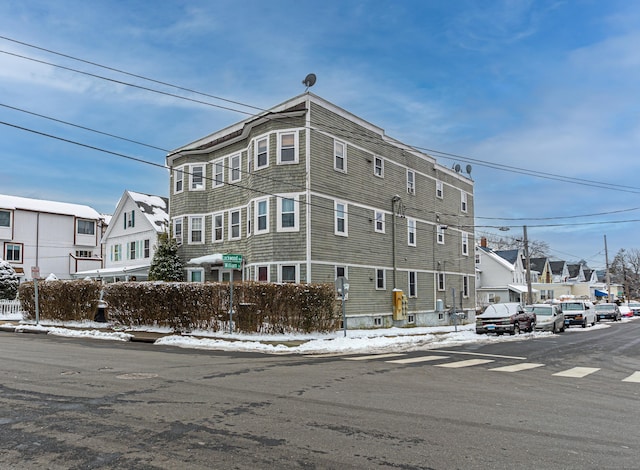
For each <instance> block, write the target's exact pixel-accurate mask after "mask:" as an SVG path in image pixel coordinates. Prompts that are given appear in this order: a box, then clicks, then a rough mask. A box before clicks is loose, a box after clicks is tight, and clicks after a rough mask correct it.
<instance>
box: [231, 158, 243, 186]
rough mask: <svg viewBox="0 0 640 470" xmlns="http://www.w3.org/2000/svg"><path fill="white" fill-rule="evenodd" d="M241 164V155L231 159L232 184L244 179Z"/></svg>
mask: <svg viewBox="0 0 640 470" xmlns="http://www.w3.org/2000/svg"><path fill="white" fill-rule="evenodd" d="M241 164H242V159H241V158H240V154H237V155H232V156H231V157H229V181H230V182H231V183H236V182H238V181H240V179H241V178H242V176H241V175H240V165H241Z"/></svg>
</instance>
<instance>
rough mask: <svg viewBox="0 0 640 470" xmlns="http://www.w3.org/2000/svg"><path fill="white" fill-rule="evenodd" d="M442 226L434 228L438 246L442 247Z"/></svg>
mask: <svg viewBox="0 0 640 470" xmlns="http://www.w3.org/2000/svg"><path fill="white" fill-rule="evenodd" d="M444 230H445V229H444V225H437V226H436V241H437V242H438V243H439V244H440V245H444Z"/></svg>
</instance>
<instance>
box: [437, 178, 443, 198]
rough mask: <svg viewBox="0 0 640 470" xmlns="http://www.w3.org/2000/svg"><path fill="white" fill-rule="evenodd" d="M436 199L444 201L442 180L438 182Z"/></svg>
mask: <svg viewBox="0 0 640 470" xmlns="http://www.w3.org/2000/svg"><path fill="white" fill-rule="evenodd" d="M436 197H437V198H438V199H442V198H443V197H444V185H443V184H442V181H440V180H436Z"/></svg>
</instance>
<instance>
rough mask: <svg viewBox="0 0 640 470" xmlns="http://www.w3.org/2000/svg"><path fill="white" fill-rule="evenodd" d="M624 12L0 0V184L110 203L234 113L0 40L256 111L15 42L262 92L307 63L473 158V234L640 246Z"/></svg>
mask: <svg viewBox="0 0 640 470" xmlns="http://www.w3.org/2000/svg"><path fill="white" fill-rule="evenodd" d="M639 24H640V3H638V2H628V1H617V0H612V1H611V0H610V1H607V2H603V1H600V0H593V1H590V0H585V1H526V0H503V1H498V0H496V1H489V2H480V1H467V0H457V1H455V2H451V1H444V0H442V1H435V0H434V1H428V0H407V1H365V0H362V1H339V0H324V1H322V2H305V1H299V0H298V1H275V0H274V1H270V2H264V1H259V0H246V1H243V2H236V1H226V0H216V1H207V0H202V1H197V0H196V1H172V0H163V1H162V2H149V1H100V0H93V1H91V2H86V1H81V0H78V1H72V0H57V1H56V2H50V1H48V0H43V1H34V0H23V1H21V2H2V3H0V36H3V37H4V38H5V39H0V51H1V52H0V97H1V98H0V105H2V106H0V121H1V122H2V124H1V125H0V142H1V143H2V153H1V154H0V155H1V158H2V165H0V193H4V194H12V195H17V196H25V197H35V198H43V199H50V200H56V201H64V202H75V203H80V204H87V205H89V206H91V207H93V208H95V209H96V210H98V211H100V212H104V213H111V212H112V211H113V210H114V208H115V206H116V203H117V201H118V199H119V198H120V196H121V195H122V193H123V191H124V190H125V189H129V190H134V191H138V192H144V193H150V194H158V195H167V194H168V177H167V176H168V175H167V172H166V170H164V169H162V168H160V166H161V165H163V164H164V157H165V152H164V151H163V150H160V149H166V150H171V149H175V148H177V147H179V146H182V145H184V144H186V143H189V142H191V141H193V140H195V139H198V138H200V137H203V136H205V135H207V134H209V133H211V132H214V131H216V130H218V129H220V128H222V127H226V126H227V125H230V124H232V123H234V122H237V121H239V120H241V119H243V118H245V117H246V116H247V114H243V113H239V112H234V111H231V110H227V109H222V108H220V107H216V106H207V105H203V104H199V103H195V102H193V101H186V100H181V99H178V98H174V97H170V96H167V95H161V94H157V93H151V92H148V91H145V90H142V89H140V88H133V87H130V86H126V85H124V84H121V83H116V82H113V81H105V80H100V79H97V78H95V77H91V76H88V75H82V74H78V73H75V72H71V71H68V70H64V69H60V68H57V67H53V66H50V65H46V64H42V63H38V62H34V61H31V60H27V59H25V58H22V57H17V56H16V55H10V54H17V55H20V56H24V57H28V58H31V59H37V60H41V61H45V62H50V63H54V64H57V65H62V66H64V67H70V68H74V69H78V70H83V71H86V72H88V73H92V74H96V75H101V76H106V77H110V78H112V79H115V80H120V81H124V82H130V83H135V84H137V85H140V86H144V87H149V88H154V89H158V90H162V91H164V92H170V93H176V94H179V95H183V96H188V97H190V98H192V99H197V100H202V101H208V102H210V103H213V104H215V105H217V106H225V107H229V108H234V109H238V110H241V111H244V112H245V113H246V112H251V111H252V109H251V108H246V107H242V106H239V105H236V104H230V103H227V102H223V101H219V100H215V99H213V98H208V97H203V96H201V95H194V94H190V93H187V92H184V91H177V90H175V89H171V88H168V87H166V86H163V85H159V84H154V83H150V82H145V81H144V80H141V79H138V78H134V77H131V76H124V75H121V74H118V73H115V72H113V71H107V70H104V69H100V68H97V67H94V66H90V65H88V64H86V63H80V62H77V61H74V60H71V59H69V58H65V57H61V56H58V55H54V54H50V53H47V52H44V51H42V50H37V49H34V48H32V47H28V46H25V45H22V44H19V43H17V42H15V41H19V42H23V43H26V44H30V45H34V46H38V47H41V48H46V49H49V50H52V51H55V52H58V53H62V54H66V55H68V56H72V57H76V58H81V59H84V60H87V61H91V62H95V63H98V64H102V65H106V66H109V67H112V68H115V69H120V70H123V71H126V72H129V73H132V74H136V75H140V76H144V77H149V78H153V79H155V80H158V81H162V82H166V83H171V84H175V85H179V86H181V87H184V88H188V89H192V90H196V91H199V92H203V93H207V94H209V95H213V96H217V97H221V98H225V99H229V100H234V101H237V102H239V103H244V104H248V105H251V106H255V107H258V108H269V107H271V106H274V105H276V104H279V103H280V102H282V101H285V100H286V99H288V98H290V97H293V96H296V95H298V94H300V93H302V92H303V91H304V87H303V85H302V84H301V81H302V79H303V78H304V77H305V76H306V75H307V74H308V73H310V72H313V73H315V74H316V75H317V77H318V81H317V83H316V85H315V86H314V87H313V89H312V91H313V92H314V93H315V94H317V95H320V96H321V97H323V98H325V99H327V100H329V101H331V102H333V103H335V104H336V105H338V106H340V107H342V108H344V109H347V110H349V111H351V112H353V113H354V114H356V115H358V116H360V117H362V118H364V119H366V120H367V121H369V122H372V123H374V124H376V125H378V126H380V127H382V128H384V129H385V131H386V133H387V134H388V135H390V136H391V137H394V138H396V139H399V140H401V141H403V142H406V143H408V144H411V145H414V146H416V147H420V148H423V149H430V150H432V151H434V153H432V154H433V155H434V156H436V157H437V158H438V160H439V161H440V162H441V163H442V164H444V165H447V166H451V165H453V164H455V163H460V164H461V165H462V167H463V168H464V167H465V166H466V164H468V163H471V164H472V166H473V170H472V177H473V179H474V180H475V182H476V186H475V211H476V216H477V217H478V218H477V219H476V224H477V225H478V229H477V233H478V234H479V235H481V234H482V233H485V232H486V231H489V232H495V229H491V228H489V227H485V226H493V227H497V226H511V227H512V228H511V231H510V232H507V235H513V236H521V234H522V225H525V224H526V225H527V227H528V235H529V238H531V239H535V240H542V241H546V242H547V243H548V244H549V245H550V247H551V252H550V253H549V254H550V255H551V256H553V257H556V258H559V259H566V260H568V261H573V260H578V259H585V260H587V261H588V262H589V264H590V266H591V267H603V266H604V264H605V260H604V240H603V237H604V235H606V236H607V242H608V247H609V255H610V256H609V257H610V259H612V258H613V255H614V254H615V253H616V252H617V251H618V250H619V249H620V248H626V249H629V248H638V245H639V243H638V242H637V237H636V236H635V231H636V230H638V229H639V228H640V224H639V222H636V220H637V221H640V210H638V209H636V208H638V207H640V201H639V199H640V198H639V197H638V195H639V193H640V184H639V182H640V177H639V175H640V159H639V158H638V156H637V153H638V149H639V148H640V146H639V144H640V111H639V110H640V95H639V93H638V82H639V80H638V77H639V72H640V54H638V52H637V45H638V44H639V43H640V27H638V25H639ZM11 107H14V108H19V109H21V110H26V111H29V112H31V113H37V114H41V115H44V116H47V117H52V118H55V119H58V120H62V121H67V122H71V123H74V124H77V125H81V126H85V127H88V128H91V129H96V130H100V131H102V132H106V133H110V134H114V135H117V136H121V137H126V138H128V139H131V140H135V141H138V142H141V143H144V144H147V145H150V146H153V147H157V148H152V147H145V146H141V145H136V144H133V143H131V142H125V141H121V140H116V139H113V138H110V137H107V136H103V135H98V134H95V133H91V132H88V131H86V130H81V129H78V128H74V127H70V126H66V125H63V124H61V123H56V122H53V121H51V120H47V119H43V118H41V117H38V116H34V115H32V114H26V113H24V112H21V111H17V110H15V109H11ZM253 111H255V110H253ZM16 126H19V127H22V128H24V129H20V128H19V127H16ZM25 129H28V130H31V131H37V132H40V133H45V134H49V135H53V136H56V137H59V138H62V139H67V140H71V141H76V142H81V143H83V144H85V145H87V146H90V147H95V148H101V149H106V150H109V151H111V152H115V153H121V154H123V155H127V156H132V157H135V158H140V159H144V160H147V161H151V162H154V163H156V164H157V165H158V166H155V167H154V166H151V165H145V164H141V163H137V162H135V161H132V160H127V159H125V158H122V157H117V156H114V155H110V154H107V153H103V152H99V151H97V150H94V149H91V148H88V147H80V146H77V145H74V144H71V143H68V142H64V141H61V140H56V139H53V138H51V137H45V136H42V135H39V134H35V133H33V132H30V131H28V130H25ZM440 152H444V153H447V154H454V155H458V156H459V157H456V158H444V156H443V154H442V153H440ZM505 166H510V167H513V168H520V169H526V170H532V171H535V172H539V173H540V174H541V176H543V177H535V176H532V175H530V174H522V172H514V171H504V168H505ZM525 173H527V172H525ZM552 175H559V176H565V177H569V178H572V179H573V180H574V181H578V183H579V184H576V183H571V182H567V181H558V179H557V177H555V176H552ZM627 209H632V210H627ZM620 211H622V212H620ZM593 214H599V215H593ZM576 216H580V217H576ZM500 218H503V219H502V220H501V219H500ZM551 224H552V225H554V226H553V227H545V226H544V225H551ZM586 224H590V225H586Z"/></svg>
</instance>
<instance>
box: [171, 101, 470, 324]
mask: <svg viewBox="0 0 640 470" xmlns="http://www.w3.org/2000/svg"><path fill="white" fill-rule="evenodd" d="M307 96H308V97H309V98H310V103H311V107H310V118H309V123H310V127H305V117H304V116H295V117H293V118H288V119H281V118H279V119H277V120H268V121H265V122H263V123H261V124H257V125H255V126H253V127H252V124H251V123H249V122H248V123H246V124H245V125H244V126H241V125H234V126H232V127H231V128H229V129H228V132H229V136H230V137H228V138H226V137H225V135H224V134H225V132H227V131H224V132H223V131H221V132H219V133H216V134H213V135H211V136H209V137H207V138H204V139H201V140H200V141H198V142H197V143H196V144H197V145H196V144H194V147H195V146H197V147H200V148H199V149H191V148H190V146H185V147H183V148H182V149H180V150H179V151H176V153H175V155H173V156H169V157H168V164H169V165H171V166H172V167H173V168H174V169H176V168H187V166H186V165H192V164H193V163H195V162H204V163H206V164H207V175H208V177H209V178H213V163H212V162H215V161H216V160H217V159H219V158H222V157H225V158H226V157H228V156H229V155H232V154H234V153H235V152H241V155H242V169H243V173H242V179H241V181H240V182H239V183H238V184H228V181H227V177H228V172H225V183H224V185H223V186H221V187H217V188H214V187H212V181H209V180H208V181H207V182H206V185H207V186H206V190H205V191H190V190H189V188H187V187H186V182H187V181H188V177H187V176H185V178H184V181H185V189H184V191H182V192H180V193H176V192H175V191H174V188H175V171H174V172H172V176H171V181H170V185H171V196H170V198H171V204H170V207H171V217H172V219H175V218H179V219H182V220H183V243H182V246H181V249H180V254H181V256H182V258H183V259H184V260H185V261H187V260H189V259H191V258H196V257H198V256H203V255H206V254H211V253H240V254H243V255H244V257H245V261H246V268H245V271H244V274H245V277H248V278H254V277H255V272H256V268H257V267H258V266H268V267H269V278H270V280H271V281H276V280H278V267H279V266H280V265H282V264H295V265H297V266H298V278H299V279H300V280H301V281H302V282H307V281H310V282H330V283H333V282H334V281H335V278H336V267H338V266H339V267H344V268H345V269H346V275H347V277H348V279H349V283H350V291H349V299H348V301H347V315H348V316H349V317H350V319H349V325H350V326H358V325H362V326H375V325H376V324H378V323H375V322H374V321H373V320H374V319H378V320H380V319H381V320H382V322H383V324H390V323H391V312H392V306H391V299H392V289H393V271H394V270H393V260H392V251H393V249H392V224H393V217H392V198H393V197H394V196H395V195H399V196H400V197H401V199H402V203H403V206H404V216H406V218H405V217H397V219H396V224H397V225H396V274H397V275H396V278H397V282H396V286H397V287H398V288H400V289H402V290H403V291H404V292H405V293H406V294H407V295H408V276H409V274H408V273H409V272H415V273H416V276H417V295H416V296H415V297H410V298H408V299H407V307H408V313H409V314H410V315H411V316H412V317H413V318H414V319H415V321H416V323H421V324H444V323H447V322H448V317H447V316H444V317H443V318H442V319H439V317H438V315H437V314H436V313H435V308H436V300H437V299H442V300H444V301H445V303H446V304H447V305H451V304H452V298H451V296H452V289H455V291H456V302H455V304H456V306H458V305H459V294H460V292H461V290H462V286H463V278H464V277H467V279H468V285H469V295H468V296H467V297H466V298H465V299H464V300H463V306H464V308H465V309H469V310H471V309H473V308H474V306H475V292H474V286H475V279H474V253H473V251H472V250H473V246H474V242H473V182H472V181H471V180H470V179H468V178H466V177H464V176H462V175H460V174H457V173H455V172H454V171H452V170H450V169H448V168H446V167H442V166H440V165H438V164H437V163H436V161H435V159H434V158H432V157H430V156H428V155H425V154H419V153H417V152H415V151H411V150H409V149H408V148H403V146H402V144H399V143H398V142H395V141H393V140H391V139H388V138H387V137H384V132H383V131H382V130H381V129H379V128H377V127H376V126H373V125H371V124H369V123H367V122H365V121H363V120H361V119H359V118H357V117H355V116H353V115H351V114H350V113H348V112H346V111H344V110H341V109H340V108H337V107H336V106H334V105H332V104H330V103H328V102H325V101H324V100H322V99H320V98H317V97H315V96H313V95H303V96H301V97H298V98H295V99H292V100H290V101H289V102H288V103H286V104H285V105H281V106H279V107H278V108H279V110H282V109H284V108H286V107H287V106H294V105H297V104H299V103H302V104H304V103H305V99H306V97H307ZM297 109H300V108H297ZM256 122H258V121H257V120H256ZM283 129H285V130H288V131H292V132H297V133H298V142H299V147H298V162H297V163H296V164H288V165H278V164H277V156H276V151H277V137H278V133H277V132H278V131H279V130H283ZM231 132H235V133H234V134H232V133H231ZM264 136H269V165H268V167H266V168H262V169H256V168H255V162H254V161H253V157H254V143H255V139H256V138H261V137H264ZM234 138H235V139H239V140H238V141H234ZM336 139H337V140H339V141H341V142H343V143H344V144H345V145H346V171H336V170H335V169H334V141H335V140H336ZM207 141H210V142H211V145H209V146H208V144H207ZM306 142H309V148H308V149H307V148H306V145H305V143H306ZM309 155H310V156H311V158H310V161H307V158H308V156H309ZM376 156H377V157H381V158H383V159H384V177H383V178H381V177H378V176H375V175H374V161H375V160H374V158H375V157H376ZM247 159H250V162H248V161H247ZM225 164H228V159H227V160H226V161H225ZM249 168H251V169H252V171H251V173H246V172H245V170H247V169H249ZM307 168H308V169H309V172H308V173H307ZM407 169H411V170H412V171H414V172H415V186H416V191H415V194H409V193H408V192H407ZM437 181H441V182H442V184H443V187H444V197H443V198H442V199H440V198H437V197H436V182H437ZM461 191H464V192H465V193H466V194H467V211H466V212H462V211H461V210H460V207H461V196H460V194H461ZM283 193H285V194H296V195H297V196H298V198H299V201H300V204H299V214H298V216H299V219H298V220H299V227H298V228H299V230H298V231H295V232H287V233H282V232H278V230H277V226H276V216H277V198H276V197H275V196H274V195H275V194H283ZM307 195H308V196H309V198H308V197H307ZM261 198H267V200H268V204H269V229H268V232H267V233H262V234H260V233H256V228H257V227H256V220H255V212H254V210H253V206H254V203H255V202H256V201H257V200H259V199H261ZM336 201H340V202H343V203H345V204H346V206H347V236H341V235H337V234H336V233H335V202H336ZM247 205H250V207H251V209H250V210H249V212H250V214H249V218H250V219H251V224H252V227H251V235H249V236H248V235H247V218H248V217H247ZM230 208H240V209H241V214H242V225H241V234H242V236H241V238H240V240H229V239H228V227H229V225H228V224H229V220H228V214H229V212H228V211H229V209H230ZM376 210H377V211H381V212H383V213H384V215H385V225H386V227H385V231H384V233H379V232H376V230H375V229H374V224H375V217H374V214H375V211H376ZM218 212H223V213H224V234H225V235H224V241H223V242H222V243H213V241H212V216H213V214H215V213H218ZM193 214H200V215H203V216H204V217H205V240H204V241H205V242H204V243H202V244H191V243H189V242H188V240H187V238H188V217H189V215H193ZM407 218H411V219H413V220H415V225H416V228H415V235H416V240H415V241H416V243H415V246H408V241H407V220H408V219H407ZM438 218H439V220H438ZM307 221H309V224H310V225H309V227H307ZM438 224H441V225H447V226H448V229H447V230H446V231H445V243H444V244H439V243H437V242H436V227H437V225H438ZM307 233H309V234H310V240H307ZM463 233H467V234H468V255H466V256H463V255H462V254H461V251H462V248H461V245H462V234H463ZM307 266H309V267H310V270H309V271H307ZM206 268H207V271H206V272H205V274H206V276H207V277H206V278H207V280H217V275H218V273H219V271H218V269H219V266H214V267H213V269H214V270H215V272H212V271H211V267H209V266H207V267H206ZM376 269H384V271H385V275H386V285H385V287H384V289H376ZM439 272H441V273H443V274H444V275H445V276H446V288H445V290H444V291H439V290H437V288H436V284H435V280H436V275H437V273H439Z"/></svg>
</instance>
